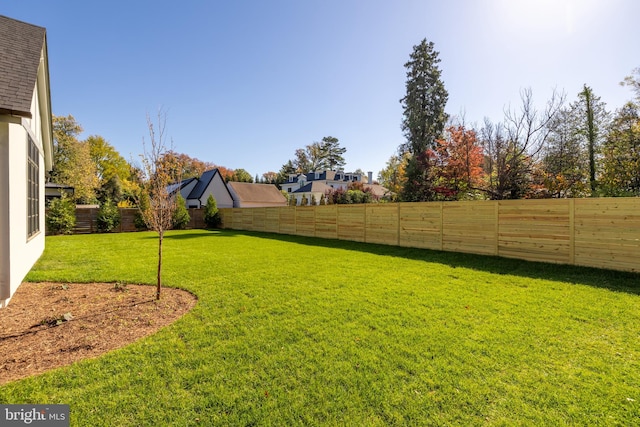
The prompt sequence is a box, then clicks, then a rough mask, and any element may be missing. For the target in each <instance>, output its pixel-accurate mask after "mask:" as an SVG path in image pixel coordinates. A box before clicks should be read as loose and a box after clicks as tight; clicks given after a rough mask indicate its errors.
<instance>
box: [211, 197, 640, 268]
mask: <svg viewBox="0 0 640 427" xmlns="http://www.w3.org/2000/svg"><path fill="white" fill-rule="evenodd" d="M220 213H221V216H222V226H223V227H224V228H229V229H235V230H252V231H265V232H271V233H281V234H293V235H300V236H313V237H321V238H326V239H340V240H352V241H357V242H367V243H381V244H386V245H397V246H407V247H416V248H426V249H435V250H444V251H453V252H466V253H474V254H483V255H498V256H502V257H508V258H518V259H523V260H530V261H543V262H551V263H561V264H573V265H580V266H588V267H598V268H608V269H613V270H623V271H634V272H638V271H640V198H592V199H544V200H504V201H472V202H425V203H393V204H391V203H390V204H363V205H328V206H295V207H294V206H291V207H289V206H287V207H278V208H228V209H220Z"/></svg>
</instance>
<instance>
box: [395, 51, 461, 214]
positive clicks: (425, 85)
mask: <svg viewBox="0 0 640 427" xmlns="http://www.w3.org/2000/svg"><path fill="white" fill-rule="evenodd" d="M438 55H439V53H438V52H437V51H436V50H435V49H434V44H433V42H427V39H423V40H422V42H420V44H418V45H416V46H414V47H413V52H412V53H411V56H410V59H409V61H408V62H407V63H406V64H405V65H404V66H405V68H406V69H407V81H406V84H405V86H406V95H405V96H404V98H402V99H401V100H400V102H401V103H402V107H403V116H404V117H403V119H402V131H403V132H404V136H405V138H406V142H405V143H404V144H403V145H402V146H401V152H408V153H410V154H411V157H410V159H409V162H408V164H407V169H406V182H405V185H404V188H403V190H402V199H403V200H405V201H424V200H432V199H433V198H434V196H435V194H434V191H433V176H432V171H431V169H432V163H433V159H432V157H433V156H432V153H433V150H434V149H435V147H436V140H437V139H440V138H442V135H443V131H444V127H445V124H446V122H447V119H448V115H447V113H446V112H445V106H446V104H447V100H448V98H449V94H448V93H447V91H446V89H445V87H444V83H443V82H442V79H441V74H442V73H441V71H440V68H439V67H438V63H439V62H440V59H439V58H438Z"/></svg>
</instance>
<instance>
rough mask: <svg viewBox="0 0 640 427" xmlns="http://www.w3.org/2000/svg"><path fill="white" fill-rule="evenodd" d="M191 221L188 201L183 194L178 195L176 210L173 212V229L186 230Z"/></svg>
mask: <svg viewBox="0 0 640 427" xmlns="http://www.w3.org/2000/svg"><path fill="white" fill-rule="evenodd" d="M189 221H191V217H190V216H189V211H188V210H187V202H186V201H185V200H184V197H182V195H180V194H177V195H176V210H175V212H174V213H173V229H174V230H184V229H185V228H187V224H189Z"/></svg>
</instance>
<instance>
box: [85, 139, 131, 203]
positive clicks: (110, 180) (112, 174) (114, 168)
mask: <svg viewBox="0 0 640 427" xmlns="http://www.w3.org/2000/svg"><path fill="white" fill-rule="evenodd" d="M85 142H86V143H87V144H88V145H89V155H90V156H91V161H92V162H93V163H94V164H95V167H96V175H97V179H98V182H99V188H98V190H97V195H98V199H99V200H100V201H102V202H104V201H105V200H106V199H111V200H112V201H114V202H115V203H118V202H119V201H120V200H121V199H122V197H123V194H124V193H123V186H126V187H127V188H128V187H129V184H128V182H129V181H130V180H131V166H130V165H129V162H127V161H126V160H125V159H124V157H122V156H121V155H120V153H118V151H117V150H116V149H115V148H114V147H113V146H112V145H111V144H109V143H108V142H107V141H106V140H105V139H104V138H103V137H101V136H98V135H92V136H90V137H88V138H87V139H86V141H85ZM124 183H126V184H124Z"/></svg>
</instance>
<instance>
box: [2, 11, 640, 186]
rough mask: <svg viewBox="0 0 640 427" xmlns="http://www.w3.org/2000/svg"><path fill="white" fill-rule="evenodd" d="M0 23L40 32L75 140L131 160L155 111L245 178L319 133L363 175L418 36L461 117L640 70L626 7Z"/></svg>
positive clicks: (386, 145) (142, 15)
mask: <svg viewBox="0 0 640 427" xmlns="http://www.w3.org/2000/svg"><path fill="white" fill-rule="evenodd" d="M0 14H2V15H6V16H9V17H12V18H15V19H20V20H23V21H26V22H30V23H33V24H36V25H40V26H43V27H46V28H47V37H48V48H49V67H50V73H51V87H52V108H53V112H54V114H56V115H67V114H72V115H73V116H75V118H76V119H77V120H78V121H79V122H80V123H81V124H82V126H83V127H84V129H85V133H84V134H83V135H82V136H83V137H86V136H89V135H101V136H103V137H104V138H105V139H107V140H108V141H109V142H110V143H111V144H112V145H113V146H114V147H115V148H116V149H117V150H118V151H119V152H120V153H121V154H122V155H123V156H124V157H125V158H127V159H132V158H135V157H137V155H138V154H139V153H140V152H141V151H142V139H143V137H146V138H148V133H147V129H146V115H147V114H150V115H152V116H153V115H155V114H156V113H157V111H158V108H160V107H162V108H164V110H166V112H167V117H168V118H167V122H166V124H167V134H168V135H170V136H171V138H172V139H173V144H174V148H175V150H176V151H178V152H182V153H186V154H188V155H190V156H192V157H197V158H199V159H201V160H204V161H209V162H213V163H215V164H218V165H222V166H226V167H229V168H234V169H235V168H244V169H246V170H248V171H249V172H250V173H251V175H252V176H253V175H255V174H262V173H264V172H267V171H278V170H279V169H280V167H281V166H282V165H283V164H284V163H285V162H286V161H287V160H288V159H291V158H293V155H294V151H295V150H296V149H297V148H301V147H304V146H305V145H307V144H310V143H312V142H314V141H320V140H321V139H322V138H323V137H324V136H334V137H336V138H338V139H339V140H340V143H341V144H342V146H343V147H346V148H347V153H346V155H345V158H346V160H347V166H346V169H348V170H355V169H357V168H361V169H363V170H364V171H373V172H374V175H376V174H377V173H378V171H379V170H380V169H382V168H383V167H384V164H385V162H386V161H387V159H388V158H389V157H390V156H391V155H392V154H394V153H395V151H396V149H397V147H398V145H400V144H401V143H402V142H404V139H403V136H402V132H401V130H400V123H401V120H402V108H401V105H400V103H399V100H400V98H402V97H403V96H404V90H405V89H404V84H405V69H404V63H405V62H406V61H407V60H408V58H409V54H410V53H411V51H412V47H413V46H414V45H415V44H418V43H419V42H420V41H421V40H422V39H423V38H427V40H429V41H433V42H434V43H435V47H436V50H438V51H439V52H440V58H441V61H442V62H441V63H440V66H441V69H442V71H443V80H444V83H445V87H446V88H447V90H448V92H449V102H448V104H447V111H448V112H449V113H450V114H452V115H457V114H460V113H461V112H464V114H465V119H466V122H467V123H477V124H481V123H482V121H483V119H484V117H489V118H490V119H492V120H494V121H500V120H502V118H503V110H504V108H505V107H508V106H509V105H512V106H517V105H518V101H519V96H520V95H519V94H520V91H521V89H523V88H527V87H530V88H532V90H533V95H534V99H535V100H536V101H537V102H538V103H539V104H540V105H542V104H543V103H544V102H545V101H546V100H547V99H548V98H549V97H550V95H551V92H552V90H553V89H554V88H557V89H558V90H560V91H565V92H566V94H567V100H568V101H573V100H575V99H576V96H577V93H578V92H579V91H580V89H581V87H582V85H583V83H586V84H588V85H590V86H591V87H592V88H593V90H594V92H595V94H596V95H599V96H601V98H602V100H603V101H605V102H606V103H607V105H608V108H609V110H615V109H616V108H619V107H621V106H622V105H623V104H624V102H626V101H627V100H630V99H631V98H632V94H631V92H630V91H629V90H628V89H627V88H624V87H621V86H620V85H619V84H618V83H619V82H620V81H621V80H622V79H623V78H624V77H625V76H626V75H629V74H630V73H631V71H632V70H633V69H634V68H636V67H640V55H639V54H640V43H639V41H640V25H638V24H637V18H638V16H640V1H637V0H535V1H534V0H448V1H445V0H442V1H435V0H433V1H432V0H423V1H410V0H394V1H382V0H368V1H365V0H359V1H355V0H322V1H315V0H270V1H257V0H256V1H248V0H245V1H243V0H238V1H224V2H222V1H213V0H211V1H204V0H202V1H195V0H182V1H180V2H176V1H172V2H169V1H162V0H155V1H150V0H130V1H127V2H124V1H120V0H112V1H108V2H106V1H105V2H90V1H86V0H85V1H76V0H62V1H51V0H20V1H12V2H2V3H1V4H0Z"/></svg>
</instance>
